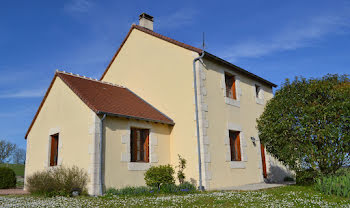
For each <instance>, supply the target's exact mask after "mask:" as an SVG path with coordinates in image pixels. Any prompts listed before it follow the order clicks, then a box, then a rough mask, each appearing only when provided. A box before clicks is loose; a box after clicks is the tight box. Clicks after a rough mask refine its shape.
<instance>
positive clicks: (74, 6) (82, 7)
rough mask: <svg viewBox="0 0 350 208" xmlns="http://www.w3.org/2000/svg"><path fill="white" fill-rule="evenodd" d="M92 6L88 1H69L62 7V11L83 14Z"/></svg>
mask: <svg viewBox="0 0 350 208" xmlns="http://www.w3.org/2000/svg"><path fill="white" fill-rule="evenodd" d="M92 5H93V4H92V2H91V1H90V0H71V1H70V2H69V3H67V4H65V5H64V10H65V11H67V12H72V13H84V12H87V11H89V10H90V8H91V7H92Z"/></svg>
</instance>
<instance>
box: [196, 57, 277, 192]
mask: <svg viewBox="0 0 350 208" xmlns="http://www.w3.org/2000/svg"><path fill="white" fill-rule="evenodd" d="M204 63H205V67H203V68H202V72H203V73H205V74H206V78H205V80H202V82H204V84H203V85H204V87H205V90H206V92H207V93H206V96H203V99H204V100H205V102H206V103H207V105H208V109H207V112H205V113H206V117H207V120H208V122H209V124H208V128H207V135H208V140H209V142H208V143H209V144H208V146H207V148H208V152H209V153H210V162H209V163H207V166H208V167H207V169H208V175H209V176H210V178H209V180H208V182H207V183H208V185H207V186H209V187H210V188H211V189H217V188H223V187H229V186H238V185H243V184H251V183H258V182H262V180H263V178H262V169H261V155H260V142H259V141H258V132H257V129H256V119H257V118H258V117H259V115H260V114H261V113H262V112H263V110H264V105H261V104H258V103H257V101H256V98H255V84H259V85H260V86H262V88H263V91H264V93H263V97H264V101H265V102H266V100H269V99H271V98H272V96H273V94H272V89H271V87H269V86H266V85H262V84H261V83H259V82H257V81H254V80H252V79H250V78H248V77H247V76H245V75H243V74H240V73H238V72H232V71H231V70H230V69H229V68H227V67H225V66H223V65H219V64H217V63H215V62H213V61H211V60H205V61H204ZM225 71H226V72H228V73H231V74H233V75H235V76H236V80H237V81H236V92H237V97H238V98H237V100H239V104H237V102H236V103H233V104H229V103H228V102H227V101H225V99H227V98H225V82H224V72H225ZM265 102H264V103H265ZM229 129H230V130H238V131H241V135H240V136H241V149H242V162H231V161H229V160H230V159H229V145H228V144H229V143H228V142H229V140H228V131H229ZM251 137H254V138H256V139H257V141H256V145H254V144H253V142H252V140H251V139H250V138H251Z"/></svg>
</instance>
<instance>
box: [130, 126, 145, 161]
mask: <svg viewBox="0 0 350 208" xmlns="http://www.w3.org/2000/svg"><path fill="white" fill-rule="evenodd" d="M130 142H131V144H130V147H131V151H130V152H131V162H149V130H148V129H137V128H132V129H131V134H130Z"/></svg>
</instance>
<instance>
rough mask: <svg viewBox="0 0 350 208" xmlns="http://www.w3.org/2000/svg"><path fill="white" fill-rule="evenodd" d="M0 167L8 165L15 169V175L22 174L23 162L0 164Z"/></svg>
mask: <svg viewBox="0 0 350 208" xmlns="http://www.w3.org/2000/svg"><path fill="white" fill-rule="evenodd" d="M0 167H8V168H11V169H12V170H13V171H15V173H16V176H24V165H23V164H7V163H3V164H0Z"/></svg>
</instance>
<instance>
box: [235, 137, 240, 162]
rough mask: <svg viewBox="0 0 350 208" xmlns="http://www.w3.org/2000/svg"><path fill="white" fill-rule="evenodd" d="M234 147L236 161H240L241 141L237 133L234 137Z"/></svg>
mask: <svg viewBox="0 0 350 208" xmlns="http://www.w3.org/2000/svg"><path fill="white" fill-rule="evenodd" d="M235 146H236V154H237V157H236V160H238V161H241V160H242V159H241V141H240V137H239V132H237V136H236V141H235Z"/></svg>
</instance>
